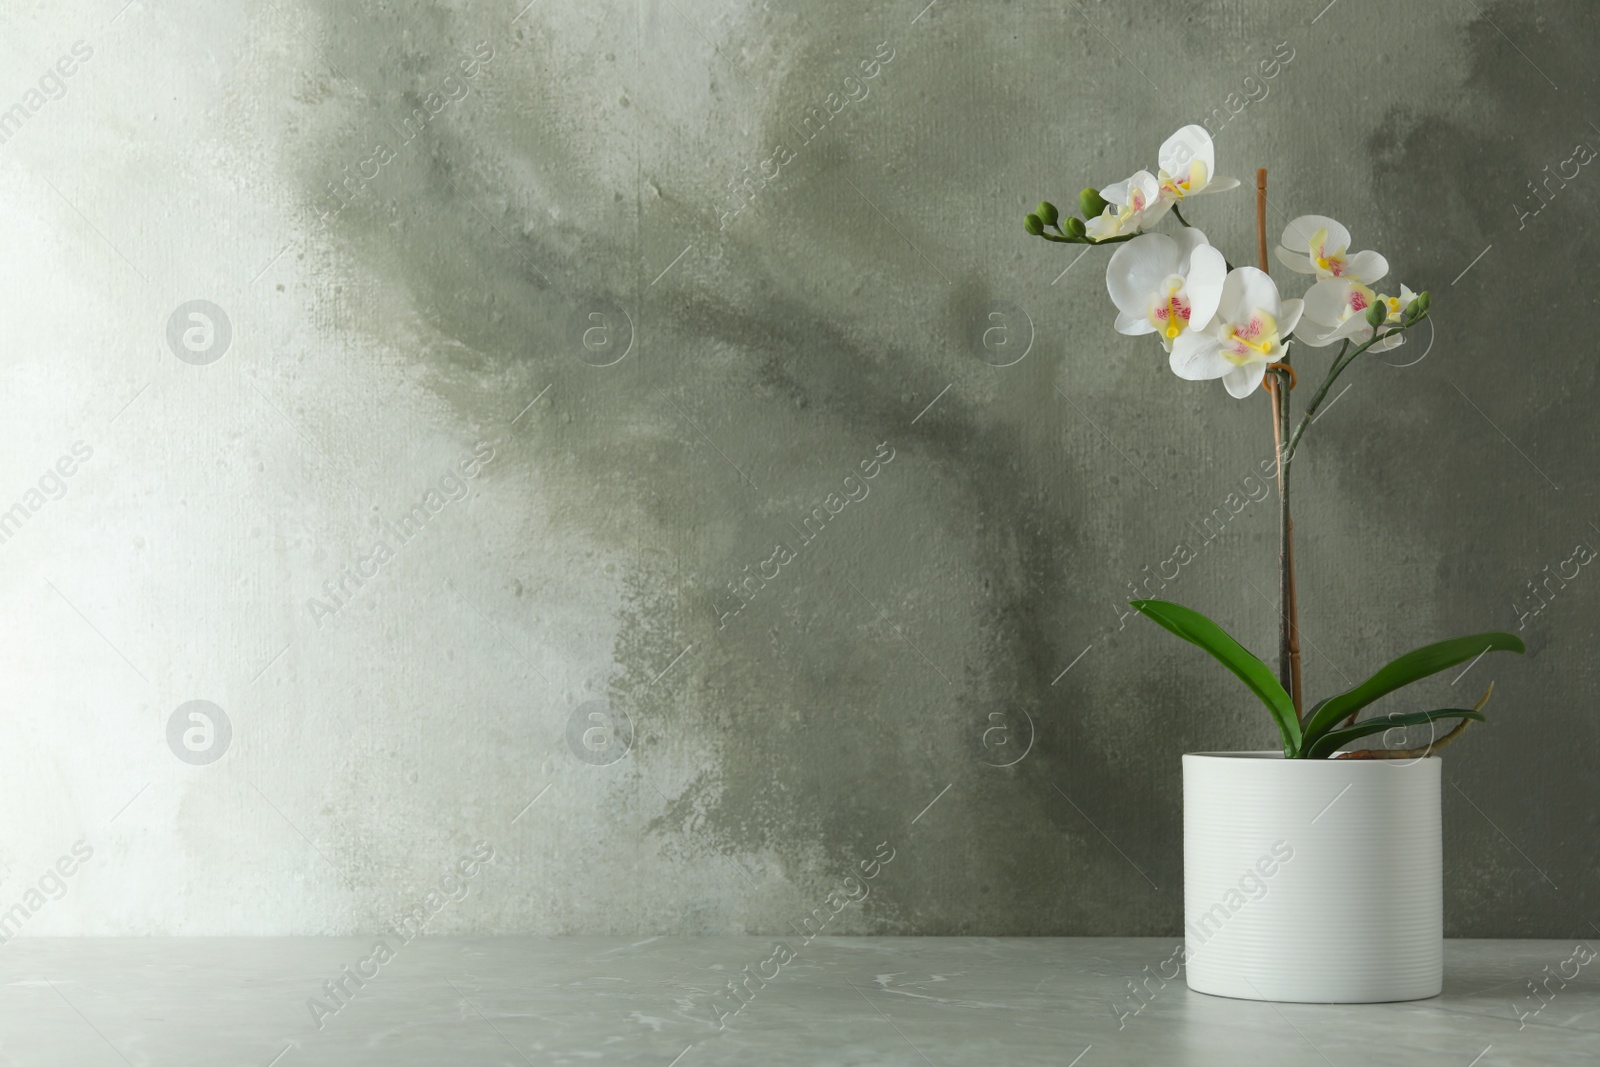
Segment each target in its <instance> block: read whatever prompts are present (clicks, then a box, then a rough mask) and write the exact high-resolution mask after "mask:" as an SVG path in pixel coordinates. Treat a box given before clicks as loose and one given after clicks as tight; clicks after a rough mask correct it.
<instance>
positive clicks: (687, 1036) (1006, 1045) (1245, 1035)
mask: <svg viewBox="0 0 1600 1067" xmlns="http://www.w3.org/2000/svg"><path fill="white" fill-rule="evenodd" d="M380 940H381V941H382V942H383V943H384V946H385V947H384V950H383V951H382V952H375V951H374V950H375V948H376V945H377V943H378V942H379V941H380ZM1178 943H1179V942H1178V941H1177V940H1176V939H1155V938H1003V939H997V938H918V937H904V938H887V937H818V938H816V939H815V940H813V941H811V942H810V943H806V942H805V941H804V940H803V939H802V938H800V937H798V936H796V937H790V938H786V939H783V938H779V939H774V938H758V937H713V938H596V937H571V938H553V939H546V938H427V937H424V938H418V939H415V940H412V941H410V942H409V943H407V942H402V941H401V940H400V938H399V937H398V936H396V935H394V934H389V935H385V936H383V937H382V938H373V937H367V938H272V939H268V938H260V939H244V938H182V939H178V938H145V939H119V938H104V939H81V940H80V939H50V938H19V939H16V940H13V941H10V942H8V943H6V944H5V946H4V951H3V952H0V989H3V994H0V995H3V997H4V1000H3V1004H0V1064H18V1065H22V1064H40V1065H52V1067H54V1065H61V1064H72V1065H78V1064H82V1065H86V1067H94V1065H99V1064H104V1065H107V1067H115V1065H117V1064H124V1063H126V1064H135V1065H140V1067H142V1065H144V1064H197V1065H200V1064H203V1065H206V1067H212V1065H222V1064H243V1065H255V1067H268V1065H269V1064H270V1065H271V1067H302V1065H308V1064H338V1065H341V1067H348V1065H354V1064H369V1063H370V1064H383V1065H385V1067H404V1065H411V1064H429V1065H434V1064H451V1065H469V1064H470V1065H477V1064H511V1065H525V1064H538V1065H541V1067H542V1065H545V1064H599V1063H616V1064H644V1065H649V1067H710V1065H714V1064H726V1065H735V1064H736V1065H739V1067H750V1065H755V1064H764V1065H784V1064H818V1065H822V1064H829V1065H832V1064H840V1065H843V1064H863V1065H865V1064H871V1065H874V1067H902V1065H904V1067H960V1065H968V1064H974V1065H983V1067H1000V1065H1008V1064H1041V1065H1043V1064H1048V1065H1053V1067H1074V1065H1076V1067H1110V1065H1113V1064H1117V1065H1123V1064H1126V1065H1134V1064H1137V1065H1139V1067H1150V1065H1162V1067H1167V1065H1184V1064H1203V1065H1208V1067H1209V1065H1228V1067H1234V1065H1253V1064H1263V1065H1271V1067H1294V1065H1299V1064H1308V1065H1317V1067H1330V1065H1331V1067H1346V1065H1350V1067H1374V1065H1380V1064H1405V1065H1408V1067H1415V1065H1432V1064H1438V1065H1440V1067H1504V1065H1509V1064H1516V1065H1524V1064H1562V1065H1582V1064H1595V1063H1600V960H1596V961H1595V962H1593V963H1589V964H1588V965H1587V966H1584V965H1583V964H1582V963H1579V962H1577V961H1579V960H1584V961H1586V960H1587V958H1588V957H1587V955H1586V954H1578V955H1576V956H1575V953H1574V950H1575V948H1576V947H1577V945H1576V943H1574V942H1567V941H1452V942H1447V943H1446V945H1445V982H1444V993H1443V995H1442V996H1439V997H1437V998H1435V999H1432V1000H1424V1001H1413V1002H1409V1003H1400V1004H1374V1005H1311V1004H1268V1003H1257V1002H1252V1001H1240V1000H1227V999H1223V998H1218V997H1210V996H1205V995H1203V994H1199V993H1195V992H1192V991H1191V990H1189V989H1188V987H1187V986H1185V985H1184V984H1183V980H1182V978H1181V976H1180V977H1178V978H1176V979H1173V980H1169V981H1166V982H1165V984H1162V978H1161V977H1160V976H1161V975H1162V974H1173V973H1174V971H1175V969H1176V964H1174V963H1169V962H1168V961H1170V960H1172V959H1174V956H1173V950H1174V949H1175V948H1176V947H1177V945H1178ZM779 944H781V945H782V946H783V948H782V949H781V950H780V949H778V948H777V946H778V945H779ZM346 967H348V968H350V971H349V972H346V971H345V970H344V968H346ZM746 967H748V968H749V971H748V973H749V975H751V976H753V977H750V978H749V979H748V980H747V981H746V984H745V985H744V986H743V987H742V988H743V989H744V990H745V992H743V994H742V996H740V997H738V998H735V997H734V995H733V994H731V993H730V992H729V991H728V982H729V981H730V980H733V979H735V978H736V977H739V978H743V976H744V975H745V973H746V972H745V968H746ZM1546 968H1548V970H1547V969H1546ZM362 974H365V975H367V976H368V977H365V978H362V977H361V975H362ZM1563 974H1564V975H1567V976H1573V975H1575V977H1570V978H1568V979H1566V980H1565V982H1564V984H1563V978H1562V975H1563ZM763 975H765V976H767V977H766V978H765V979H763V977H762V976H763ZM340 980H342V981H343V990H342V991H339V990H337V989H336V990H335V992H339V996H338V997H337V998H336V997H335V996H333V995H331V994H330V992H329V987H328V985H327V983H332V982H337V981H340ZM1140 981H1142V982H1143V985H1141V986H1137V988H1138V989H1139V991H1140V992H1139V995H1138V996H1136V995H1135V993H1134V992H1133V991H1132V989H1131V988H1130V983H1135V982H1140ZM1535 981H1542V982H1543V983H1544V984H1543V985H1542V986H1540V987H1539V989H1540V994H1541V995H1539V996H1536V995H1535V993H1534V992H1533V987H1532V986H1531V985H1530V983H1532V982H1535ZM719 1023H720V1025H719ZM275 1057H276V1058H275Z"/></svg>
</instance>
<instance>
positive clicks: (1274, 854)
mask: <svg viewBox="0 0 1600 1067" xmlns="http://www.w3.org/2000/svg"><path fill="white" fill-rule="evenodd" d="M1439 768H1440V765H1439V760H1438V758H1437V757H1430V758H1427V759H1417V760H1286V759H1284V758H1283V757H1282V755H1281V754H1280V753H1276V752H1202V753H1194V754H1190V755H1186V756H1184V757H1183V912H1184V942H1185V967H1186V970H1187V974H1188V982H1189V988H1190V989H1193V990H1196V991H1198V992H1201V993H1211V994H1213V995H1216V996H1223V997H1238V998H1241V999H1245V1000H1281V1001H1302V1002H1310V1003H1324V1004H1333V1003H1338V1004H1359V1003H1376V1002H1379V1001H1392V1000H1419V999H1422V998H1424V997H1433V996H1438V994H1439V990H1440V988H1441V987H1442V985H1443V981H1444V961H1443V951H1444V925H1443V892H1442V884H1441V855H1440V853H1441V846H1440V826H1439V789H1440V786H1439V782H1440V779H1439Z"/></svg>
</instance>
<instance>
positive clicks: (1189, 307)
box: [1106, 227, 1228, 352]
mask: <svg viewBox="0 0 1600 1067" xmlns="http://www.w3.org/2000/svg"><path fill="white" fill-rule="evenodd" d="M1227 275H1228V264H1227V261H1226V260H1225V259H1223V258H1222V253H1221V252H1219V251H1217V250H1216V249H1215V248H1212V247H1211V246H1210V245H1209V244H1207V243H1206V235H1205V234H1203V233H1201V232H1200V231H1199V230H1197V229H1194V228H1193V227H1187V228H1185V229H1182V230H1179V231H1178V232H1177V233H1176V234H1173V235H1172V236H1170V237H1169V236H1168V235H1166V234H1164V233H1145V234H1140V235H1139V236H1138V237H1135V238H1134V239H1133V240H1131V241H1129V242H1128V243H1127V244H1125V245H1123V246H1122V247H1121V248H1119V249H1117V251H1116V253H1115V254H1114V255H1112V257H1111V262H1110V263H1109V264H1107V265H1106V288H1107V289H1108V290H1110V292H1111V302H1112V303H1114V304H1116V305H1117V311H1118V315H1117V322H1116V329H1117V332H1118V333H1121V334H1127V335H1129V336H1138V335H1140V334H1147V333H1154V334H1158V335H1159V336H1160V338H1161V347H1163V348H1165V349H1166V350H1167V351H1168V352H1171V351H1172V343H1173V341H1175V340H1176V339H1177V338H1178V337H1179V336H1180V335H1181V334H1183V333H1184V332H1185V331H1193V330H1200V329H1203V328H1205V327H1206V326H1207V325H1208V324H1209V323H1210V322H1211V317H1212V316H1213V315H1215V314H1216V311H1217V304H1218V303H1219V302H1220V301H1221V299H1222V284H1223V281H1224V280H1225V279H1226V278H1227Z"/></svg>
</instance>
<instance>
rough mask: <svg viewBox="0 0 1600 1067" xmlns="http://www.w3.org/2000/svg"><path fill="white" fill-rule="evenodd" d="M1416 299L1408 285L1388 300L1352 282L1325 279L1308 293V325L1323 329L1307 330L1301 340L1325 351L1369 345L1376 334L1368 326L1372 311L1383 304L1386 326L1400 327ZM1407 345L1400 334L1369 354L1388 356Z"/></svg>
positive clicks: (1388, 338) (1371, 350) (1373, 348)
mask: <svg viewBox="0 0 1600 1067" xmlns="http://www.w3.org/2000/svg"><path fill="white" fill-rule="evenodd" d="M1416 298H1417V294H1416V293H1413V292H1412V291H1411V289H1410V287H1409V286H1406V285H1401V286H1400V295H1399V296H1385V295H1383V294H1382V293H1375V292H1373V291H1372V290H1371V289H1369V288H1368V287H1367V286H1365V285H1362V284H1361V283H1360V282H1357V281H1352V280H1350V279H1349V278H1324V279H1323V280H1322V281H1319V282H1317V283H1316V284H1315V285H1313V286H1312V287H1311V288H1310V289H1309V290H1308V291H1307V292H1306V311H1305V318H1306V321H1307V322H1309V323H1313V324H1315V325H1316V326H1318V327H1320V329H1315V330H1307V331H1306V332H1304V333H1302V334H1301V336H1300V339H1301V340H1303V341H1304V342H1305V343H1306V344H1308V345H1310V346H1312V347H1313V348H1322V347H1324V346H1326V345H1331V344H1334V343H1335V342H1338V341H1351V342H1353V343H1355V344H1358V345H1361V344H1365V343H1366V342H1368V341H1370V340H1371V339H1372V335H1373V332H1374V331H1373V328H1372V326H1371V324H1370V323H1368V322H1367V309H1368V308H1370V307H1372V305H1373V304H1382V305H1383V306H1384V311H1385V315H1384V323H1385V324H1386V325H1395V326H1398V325H1399V324H1400V321H1401V316H1402V313H1403V312H1404V311H1405V309H1406V305H1408V304H1410V303H1411V301H1413V300H1415V299H1416ZM1404 343H1405V338H1404V337H1403V336H1400V335H1398V334H1397V335H1395V336H1393V337H1385V338H1383V339H1382V340H1381V341H1379V342H1378V343H1377V344H1375V345H1373V346H1372V347H1371V348H1370V349H1368V351H1369V352H1387V351H1388V350H1389V349H1391V348H1398V347H1399V346H1400V345H1402V344H1404Z"/></svg>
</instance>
